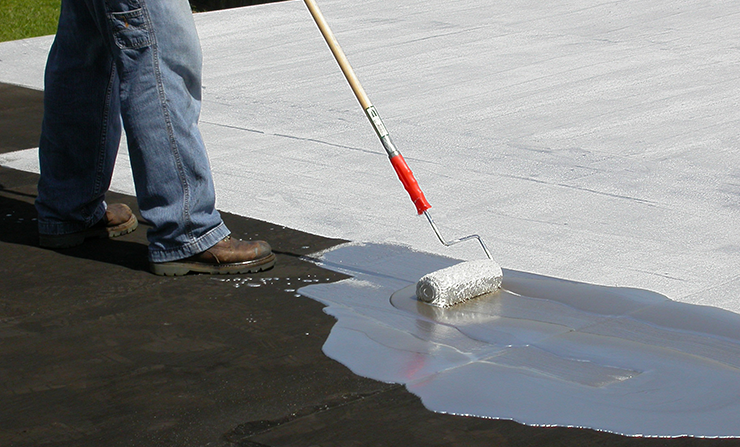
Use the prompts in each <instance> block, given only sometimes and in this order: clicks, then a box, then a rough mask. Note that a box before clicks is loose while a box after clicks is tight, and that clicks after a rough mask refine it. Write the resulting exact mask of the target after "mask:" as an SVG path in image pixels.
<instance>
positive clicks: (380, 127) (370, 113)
mask: <svg viewBox="0 0 740 447" xmlns="http://www.w3.org/2000/svg"><path fill="white" fill-rule="evenodd" d="M365 113H367V117H368V118H370V122H371V123H373V127H374V128H375V132H377V133H378V136H379V137H380V138H383V137H385V136H387V135H388V130H386V128H385V125H384V124H383V120H381V119H380V115H378V111H377V110H375V106H370V107H368V108H367V109H365Z"/></svg>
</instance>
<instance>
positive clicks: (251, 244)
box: [150, 236, 275, 276]
mask: <svg viewBox="0 0 740 447" xmlns="http://www.w3.org/2000/svg"><path fill="white" fill-rule="evenodd" d="M150 265H151V269H152V273H154V274H156V275H166V276H179V275H185V274H187V273H189V272H196V273H211V274H213V273H217V274H224V273H256V272H261V271H263V270H267V269H269V268H272V266H273V265H275V254H274V253H273V252H272V249H271V248H270V245H269V244H268V243H267V242H265V241H242V240H240V239H233V238H232V237H231V236H228V237H226V239H223V240H221V241H220V242H219V243H217V244H216V245H214V246H213V247H211V248H209V249H208V250H206V251H204V252H202V253H198V254H197V255H193V256H190V257H189V258H185V259H178V260H177V261H169V262H152V263H151V264H150Z"/></svg>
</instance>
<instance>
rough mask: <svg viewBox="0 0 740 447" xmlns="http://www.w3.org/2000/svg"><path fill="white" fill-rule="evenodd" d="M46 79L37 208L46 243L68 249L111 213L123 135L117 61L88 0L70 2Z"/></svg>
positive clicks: (61, 19) (63, 11)
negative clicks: (111, 194)
mask: <svg viewBox="0 0 740 447" xmlns="http://www.w3.org/2000/svg"><path fill="white" fill-rule="evenodd" d="M45 84H46V85H45V93H44V119H43V124H42V132H41V140H40V142H39V162H40V167H41V177H40V180H39V185H38V198H37V200H36V208H37V210H38V221H39V233H40V242H41V244H42V245H44V246H59V247H62V246H65V245H74V244H75V243H80V242H81V241H82V240H84V237H83V239H82V240H80V241H76V242H75V241H73V243H71V244H70V243H69V241H66V242H65V239H64V236H66V235H70V234H73V233H79V232H81V231H83V230H86V229H89V228H90V227H92V226H94V225H95V224H96V223H98V222H99V221H100V220H101V219H103V218H104V216H105V213H106V204H105V202H104V197H105V192H106V191H107V190H108V187H109V184H110V179H111V174H112V172H113V165H114V163H115V158H116V153H117V150H118V145H119V141H120V136H121V120H120V109H119V102H118V77H117V76H116V73H115V66H114V64H113V59H112V58H111V56H110V52H109V51H108V48H107V44H106V42H105V41H104V40H103V39H102V37H101V34H100V31H99V29H98V27H97V25H96V21H95V19H94V18H93V16H92V15H91V13H90V11H89V10H88V8H87V5H86V4H85V3H84V2H80V1H75V0H70V1H67V0H65V1H63V2H62V9H61V12H60V17H59V28H58V30H57V35H56V38H55V40H54V44H53V45H52V48H51V51H50V53H49V57H48V61H47V66H46V73H45ZM134 228H135V226H134ZM55 237H56V238H57V239H55ZM45 238H46V239H48V241H47V240H46V239H45ZM70 241H71V239H70ZM57 244H59V245H57Z"/></svg>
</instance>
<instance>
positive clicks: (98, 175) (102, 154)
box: [93, 62, 117, 197]
mask: <svg viewBox="0 0 740 447" xmlns="http://www.w3.org/2000/svg"><path fill="white" fill-rule="evenodd" d="M116 76H117V74H116V65H115V63H114V62H111V75H110V77H109V78H108V87H107V88H106V91H105V103H104V108H103V116H102V118H103V119H102V120H101V129H100V140H99V141H98V143H99V144H100V147H101V149H102V150H99V151H98V163H97V165H96V167H95V168H96V169H95V183H94V189H93V197H95V196H97V195H98V194H100V193H101V192H104V191H102V188H101V186H102V183H103V171H104V170H105V161H106V158H107V157H108V151H106V150H105V145H106V141H107V139H108V123H109V122H110V104H111V100H112V97H113V85H114V84H115V81H114V79H115V77H116Z"/></svg>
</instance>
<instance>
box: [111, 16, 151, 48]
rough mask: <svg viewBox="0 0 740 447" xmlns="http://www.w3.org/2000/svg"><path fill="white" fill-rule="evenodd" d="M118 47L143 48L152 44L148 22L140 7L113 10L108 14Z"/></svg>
mask: <svg viewBox="0 0 740 447" xmlns="http://www.w3.org/2000/svg"><path fill="white" fill-rule="evenodd" d="M108 17H109V19H110V22H111V28H112V30H113V40H114V41H115V42H116V45H117V46H118V48H121V49H126V48H131V49H135V48H143V47H147V46H149V45H151V44H152V37H151V32H150V30H149V23H148V20H147V17H146V15H145V14H144V10H143V9H142V8H138V9H134V10H131V11H125V12H113V13H110V15H109V16H108Z"/></svg>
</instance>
